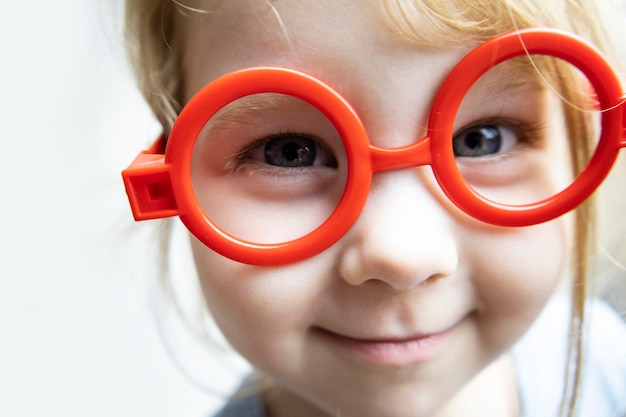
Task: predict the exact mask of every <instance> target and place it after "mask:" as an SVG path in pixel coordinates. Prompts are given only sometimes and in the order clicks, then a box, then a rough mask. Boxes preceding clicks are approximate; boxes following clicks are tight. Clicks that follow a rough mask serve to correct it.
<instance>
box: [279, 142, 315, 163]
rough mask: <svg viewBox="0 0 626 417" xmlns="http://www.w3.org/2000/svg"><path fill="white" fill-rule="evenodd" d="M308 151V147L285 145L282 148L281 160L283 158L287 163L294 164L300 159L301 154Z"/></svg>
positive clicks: (295, 144)
mask: <svg viewBox="0 0 626 417" xmlns="http://www.w3.org/2000/svg"><path fill="white" fill-rule="evenodd" d="M308 151H309V149H308V147H306V146H304V147H302V146H300V145H298V144H297V143H293V142H291V143H288V144H286V145H285V147H284V148H283V158H285V159H286V160H287V161H289V162H294V161H297V160H300V159H302V153H303V152H308Z"/></svg>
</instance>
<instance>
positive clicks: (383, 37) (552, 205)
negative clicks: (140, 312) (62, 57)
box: [125, 0, 626, 417]
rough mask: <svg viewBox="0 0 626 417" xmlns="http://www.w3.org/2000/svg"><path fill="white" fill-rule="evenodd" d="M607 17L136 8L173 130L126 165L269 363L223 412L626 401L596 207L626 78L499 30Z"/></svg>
mask: <svg viewBox="0 0 626 417" xmlns="http://www.w3.org/2000/svg"><path fill="white" fill-rule="evenodd" d="M605 3H608V2H605ZM607 16H608V15H605V14H603V13H602V11H601V10H599V6H598V3H597V2H596V3H594V2H591V1H588V2H585V1H579V2H570V1H565V0H563V1H555V2H544V1H541V0H537V1H522V0H494V1H467V2H457V1H452V0H450V1H436V2H435V1H429V0H367V1H363V0H345V1H343V0H342V1H330V0H317V1H315V2H304V1H300V2H293V1H283V0H273V1H272V0H228V1H219V0H215V1H205V2H194V3H191V2H189V3H185V4H181V3H179V2H178V1H172V0H127V29H128V35H129V39H130V41H131V46H132V48H134V49H132V53H133V56H134V60H135V61H134V63H135V66H136V71H137V74H138V78H139V84H140V87H141V89H142V90H143V92H144V95H145V96H146V98H147V100H148V102H149V103H150V105H151V107H152V109H153V110H154V112H155V115H156V117H157V118H158V120H159V121H160V122H161V124H162V126H163V136H162V137H161V138H160V139H159V140H158V141H157V142H156V143H155V145H154V146H153V147H152V148H151V149H150V150H149V151H148V152H147V153H144V154H143V155H141V156H140V157H139V158H138V159H137V162H136V163H135V164H133V166H132V167H131V168H130V169H129V170H127V171H126V172H125V180H126V185H127V189H128V193H129V197H130V198H131V202H132V204H133V206H134V211H135V216H136V218H137V219H147V218H156V217H167V216H172V215H179V216H180V218H181V220H182V221H183V223H184V224H185V225H186V226H187V227H188V228H189V230H190V231H191V248H192V252H193V255H194V260H195V266H196V269H197V272H198V277H199V280H200V284H201V287H202V290H203V295H204V297H205V299H206V303H207V306H208V309H209V311H210V313H211V315H212V316H213V318H214V319H215V322H216V323H217V325H218V326H219V328H220V330H221V331H222V333H223V334H224V336H225V337H226V339H227V340H228V342H229V343H230V344H231V345H232V347H233V348H234V349H235V350H236V351H237V352H239V353H240V354H241V355H242V356H243V357H244V358H245V359H247V360H248V361H249V362H250V363H251V364H252V366H253V367H254V368H255V369H256V370H258V372H259V373H260V374H261V375H263V377H264V382H265V383H264V384H260V383H258V382H257V381H254V380H249V381H247V382H246V383H245V385H246V390H247V391H249V388H252V389H253V391H255V393H254V395H251V396H244V399H243V400H241V399H234V400H233V401H232V402H230V403H229V404H227V405H226V407H225V409H224V410H222V411H221V412H220V414H219V416H220V417H230V416H259V417H260V416H271V417H283V416H294V415H297V416H347V417H365V416H373V417H382V416H412V417H415V416H422V417H426V416H436V417H447V416H518V415H523V416H528V417H538V416H541V417H544V416H555V415H558V414H559V410H560V413H561V415H576V412H577V411H579V412H580V413H581V414H580V415H583V416H593V417H596V416H622V415H624V413H626V401H625V399H626V329H625V327H624V325H623V323H622V322H621V321H620V320H619V318H617V316H616V315H615V313H613V312H612V311H611V310H610V309H608V308H607V307H606V306H604V305H603V304H600V303H599V302H591V301H590V300H589V295H588V294H590V290H589V285H588V281H589V280H590V277H589V276H588V267H589V266H590V265H589V264H590V263H591V260H592V259H593V258H592V255H593V253H594V251H596V247H595V242H596V241H595V239H596V234H595V232H594V227H593V225H594V224H596V223H595V222H596V221H597V220H596V219H595V213H596V210H595V209H594V206H593V205H592V203H591V201H592V200H591V199H588V200H587V197H588V196H589V194H590V193H591V192H592V191H593V189H594V188H595V187H596V185H597V184H598V183H599V182H601V181H602V179H603V177H604V175H605V174H606V173H607V172H608V170H609V169H610V167H611V166H612V164H613V160H614V159H615V157H616V155H617V153H618V152H619V148H620V147H624V146H626V143H625V139H624V136H623V126H624V125H623V120H622V119H623V114H624V110H623V109H624V108H625V105H624V96H623V91H624V90H622V88H621V86H620V85H619V81H617V79H616V76H615V73H614V72H612V71H611V70H610V69H609V67H608V65H605V61H603V60H602V59H603V58H600V57H599V56H597V55H596V52H595V49H593V48H592V47H588V46H586V45H587V44H586V43H584V42H583V41H580V40H578V38H572V37H570V35H565V34H563V33H562V32H558V33H556V32H553V31H551V30H543V29H542V30H541V31H533V30H530V31H518V32H515V33H514V34H513V35H509V36H501V37H500V38H498V39H497V41H493V39H494V38H496V37H498V36H499V35H502V34H504V33H505V32H509V31H512V30H516V29H523V28H539V27H543V28H545V27H550V28H556V29H560V30H563V31H566V32H567V33H576V34H577V35H580V36H581V37H584V38H586V39H587V40H588V41H589V42H591V43H593V44H594V45H596V46H599V47H603V49H604V52H605V54H606V55H607V56H608V57H610V58H611V57H615V56H616V55H617V53H616V52H615V51H613V50H612V49H610V48H609V45H610V42H609V41H610V37H609V36H608V35H607V34H606V33H604V32H603V30H602V29H603V28H609V29H610V28H611V27H612V26H611V25H610V24H609V23H608V20H604V19H608V17H607ZM600 22H607V23H606V24H604V23H600ZM494 42H495V43H494ZM505 44H506V46H505ZM545 45H549V46H548V47H547V49H548V50H547V52H546V47H545ZM555 45H556V46H555ZM509 49H510V50H511V51H516V52H514V53H513V55H517V56H519V57H518V58H513V56H504V55H506V54H505V52H502V51H505V50H506V51H508V50H509ZM528 54H530V56H531V58H530V59H529V58H527V56H526V55H528ZM540 55H541V56H540ZM545 55H558V58H563V60H564V61H562V60H555V59H552V58H549V57H546V56H545ZM466 56H467V57H468V58H466V59H464V60H462V59H463V58H464V57H466ZM496 59H500V60H501V61H503V63H502V64H500V65H495V63H492V62H491V61H492V60H496ZM567 62H570V63H567ZM612 63H613V65H617V62H616V61H615V60H613V61H612ZM481 66H485V68H484V69H479V68H480V67H481ZM491 66H493V67H494V68H493V69H490V67H491ZM260 67H263V69H259V68H260ZM574 67H579V68H580V70H581V71H582V72H584V75H583V74H581V71H579V70H578V69H575V68H574ZM483 72H484V73H485V74H484V75H483ZM587 79H589V81H588V80H587ZM205 86H207V87H206V88H205ZM192 98H193V99H192ZM184 106H186V107H185V110H183V111H182V113H181V109H182V108H183V107H184ZM594 113H595V116H594ZM175 122H176V125H174V123H175ZM598 138H600V139H598ZM166 145H167V156H166V157H165V159H163V155H162V154H163V152H164V151H165V146H166ZM596 148H597V149H598V151H597V152H596V153H595V154H594V150H595V149H596ZM388 149H394V150H393V151H388ZM592 154H593V155H594V156H593V158H592ZM422 165H431V166H432V170H431V169H430V168H429V167H424V166H422ZM587 165H588V166H589V167H590V168H589V169H587V170H584V171H583V168H584V167H586V166H587ZM372 173H373V175H372ZM433 173H434V175H433ZM570 184H574V185H572V186H571V187H570ZM136 190H139V191H136ZM559 192H561V193H560V194H559ZM617 192H618V193H623V189H622V190H618V191H617ZM554 195H558V198H555V199H552V200H549V198H550V197H552V196H554ZM583 200H587V202H585V203H583ZM574 209H575V210H574ZM619 209H620V210H622V212H623V206H621V207H620V208H619ZM619 219H621V217H620V218H619ZM623 226H624V225H623V224H621V223H618V224H614V225H613V231H616V229H618V228H621V227H623ZM622 233H623V231H622V232H619V231H618V232H617V236H623V234H622ZM618 244H620V243H618ZM621 244H622V245H623V241H622V242H621ZM612 253H613V254H614V255H615V254H616V252H612ZM172 279H176V277H172ZM561 284H563V285H565V284H569V285H570V286H571V290H570V292H571V296H569V298H567V301H564V300H565V297H563V296H558V295H557V296H554V295H555V294H563V293H565V291H566V290H564V289H558V288H557V287H559V285H561ZM540 313H541V315H540ZM568 316H570V317H571V325H570V327H569V328H568V327H567V324H566V323H567V317H568ZM538 317H539V318H538ZM533 323H534V326H532V328H531V325H533ZM529 329H530V330H529ZM257 384H258V385H257ZM559 404H561V406H560V407H559Z"/></svg>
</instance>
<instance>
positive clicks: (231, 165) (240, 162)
mask: <svg viewBox="0 0 626 417" xmlns="http://www.w3.org/2000/svg"><path fill="white" fill-rule="evenodd" d="M284 136H292V137H300V138H306V139H309V140H312V141H313V142H315V143H316V144H317V145H318V146H319V147H320V148H323V149H325V151H326V152H329V153H331V154H332V153H333V152H332V150H331V149H330V147H329V146H328V145H326V143H325V141H323V140H321V139H319V138H318V137H316V136H314V135H309V134H305V133H300V132H293V131H290V130H285V131H281V132H279V133H274V134H271V135H268V136H264V137H262V138H260V139H257V140H255V141H253V142H252V143H251V144H249V145H248V146H246V147H244V148H243V149H241V150H240V151H238V152H237V153H235V154H234V155H233V156H232V158H231V160H230V161H229V162H228V164H227V165H226V170H227V171H229V172H231V173H238V172H241V171H242V170H246V172H247V173H248V174H250V175H256V174H272V175H280V174H281V173H285V174H286V173H289V174H290V175H293V173H294V170H297V169H298V168H294V167H291V168H283V167H279V166H274V165H265V164H263V163H260V162H257V161H254V160H252V159H250V156H251V154H252V153H253V152H254V150H256V149H258V148H260V147H262V148H264V147H265V145H266V144H267V143H268V142H270V141H272V140H274V139H279V138H281V137H284ZM308 168H310V167H308Z"/></svg>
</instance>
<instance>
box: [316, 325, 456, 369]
mask: <svg viewBox="0 0 626 417" xmlns="http://www.w3.org/2000/svg"><path fill="white" fill-rule="evenodd" d="M455 327H456V326H453V327H451V328H449V329H446V330H444V331H441V332H438V333H431V334H423V335H415V336H409V337H403V338H372V339H369V338H368V339H361V338H355V337H351V336H346V335H342V334H338V333H335V332H332V331H329V330H326V329H322V328H316V330H317V331H318V333H319V334H320V335H321V337H322V338H324V339H325V340H326V341H327V342H328V343H330V344H332V345H333V346H335V347H337V348H338V349H339V350H340V351H342V352H343V353H344V354H347V355H349V356H351V357H353V358H356V359H358V360H360V361H363V362H365V363H367V364H369V365H373V366H385V367H404V366H408V365H415V364H419V363H423V362H427V361H429V360H431V359H433V358H435V357H436V356H437V354H438V353H439V352H441V350H442V349H443V348H444V346H445V345H446V341H447V340H448V339H450V335H451V333H452V332H453V330H454V328H455Z"/></svg>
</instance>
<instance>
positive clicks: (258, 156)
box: [248, 133, 337, 168]
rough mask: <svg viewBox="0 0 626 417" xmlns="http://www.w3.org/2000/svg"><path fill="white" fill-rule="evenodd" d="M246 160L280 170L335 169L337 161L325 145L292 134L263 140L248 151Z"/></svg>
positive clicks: (311, 138) (303, 136)
mask: <svg viewBox="0 0 626 417" xmlns="http://www.w3.org/2000/svg"><path fill="white" fill-rule="evenodd" d="M248 159H251V160H253V161H256V162H260V163H263V164H267V165H272V166H276V167H281V168H305V167H310V166H314V165H323V166H327V167H331V168H336V167H337V160H336V158H335V157H334V156H333V154H332V152H331V151H330V150H329V149H328V147H327V146H326V145H324V144H323V143H322V142H320V141H319V140H317V139H315V138H313V137H310V136H308V135H303V134H294V133H289V134H279V135H274V136H270V137H268V138H264V139H263V140H262V142H260V143H259V144H258V145H255V146H254V147H253V148H252V149H251V150H250V152H249V154H248Z"/></svg>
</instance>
